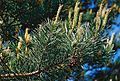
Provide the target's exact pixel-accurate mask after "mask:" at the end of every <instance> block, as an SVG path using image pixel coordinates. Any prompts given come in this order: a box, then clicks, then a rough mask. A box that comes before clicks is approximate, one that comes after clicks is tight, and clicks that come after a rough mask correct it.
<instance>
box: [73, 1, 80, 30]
mask: <svg viewBox="0 0 120 81" xmlns="http://www.w3.org/2000/svg"><path fill="white" fill-rule="evenodd" d="M79 4H80V2H76V5H75V8H74V18H73V23H72V30H73V29H74V27H75V26H76V24H77V20H78V13H79V10H80V8H79V7H78V6H79Z"/></svg>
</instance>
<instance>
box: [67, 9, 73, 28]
mask: <svg viewBox="0 0 120 81" xmlns="http://www.w3.org/2000/svg"><path fill="white" fill-rule="evenodd" d="M72 13H73V9H72V8H70V10H69V14H68V20H69V24H70V25H69V26H70V27H71V25H72Z"/></svg>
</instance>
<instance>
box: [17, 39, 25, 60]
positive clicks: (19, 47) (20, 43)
mask: <svg viewBox="0 0 120 81" xmlns="http://www.w3.org/2000/svg"><path fill="white" fill-rule="evenodd" d="M18 38H19V42H18V45H17V48H16V53H17V58H18V59H19V52H20V49H21V48H22V42H23V39H22V37H18Z"/></svg>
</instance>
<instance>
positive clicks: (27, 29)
mask: <svg viewBox="0 0 120 81" xmlns="http://www.w3.org/2000/svg"><path fill="white" fill-rule="evenodd" d="M28 31H29V28H26V30H25V35H24V38H25V42H26V44H27V45H28V44H29V43H30V41H31V39H32V38H31V36H30V34H29V33H28Z"/></svg>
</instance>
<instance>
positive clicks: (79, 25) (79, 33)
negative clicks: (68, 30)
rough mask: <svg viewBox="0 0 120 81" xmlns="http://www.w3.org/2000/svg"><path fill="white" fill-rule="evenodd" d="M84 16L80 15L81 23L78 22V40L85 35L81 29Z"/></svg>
mask: <svg viewBox="0 0 120 81" xmlns="http://www.w3.org/2000/svg"><path fill="white" fill-rule="evenodd" d="M82 15H83V13H80V15H79V21H78V28H77V40H78V41H79V40H80V37H81V35H82V34H83V32H84V31H83V28H82V27H81V21H82Z"/></svg>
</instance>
